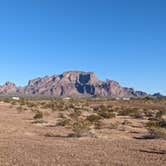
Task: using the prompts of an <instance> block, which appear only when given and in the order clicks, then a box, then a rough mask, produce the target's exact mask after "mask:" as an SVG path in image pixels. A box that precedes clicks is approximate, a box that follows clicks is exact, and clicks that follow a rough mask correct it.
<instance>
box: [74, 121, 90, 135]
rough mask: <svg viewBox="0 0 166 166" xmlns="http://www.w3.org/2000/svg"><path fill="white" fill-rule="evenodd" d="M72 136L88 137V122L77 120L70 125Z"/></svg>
mask: <svg viewBox="0 0 166 166" xmlns="http://www.w3.org/2000/svg"><path fill="white" fill-rule="evenodd" d="M72 130H73V133H74V134H73V136H75V137H82V136H88V134H89V131H90V124H89V122H88V121H86V120H84V119H81V118H79V119H78V120H76V121H75V122H74V123H73V124H72Z"/></svg>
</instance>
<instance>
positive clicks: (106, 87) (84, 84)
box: [0, 71, 147, 97]
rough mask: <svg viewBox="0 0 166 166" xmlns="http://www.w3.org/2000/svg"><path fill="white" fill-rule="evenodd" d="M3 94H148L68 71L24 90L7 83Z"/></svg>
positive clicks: (130, 95)
mask: <svg viewBox="0 0 166 166" xmlns="http://www.w3.org/2000/svg"><path fill="white" fill-rule="evenodd" d="M0 93H1V94H13V93H19V94H25V95H45V96H56V97H61V96H62V97H68V96H72V97H94V96H96V97H145V96H147V94H146V93H144V92H140V91H134V89H131V88H124V87H122V86H121V85H120V84H119V83H118V82H116V81H112V80H106V81H101V80H99V79H98V78H97V77H96V75H95V73H93V72H80V71H68V72H64V73H63V74H61V75H53V76H46V77H43V78H36V79H33V80H30V81H29V83H28V85H27V86H26V87H23V88H18V87H16V85H15V84H13V83H10V82H7V83H6V84H5V85H3V86H1V87H0Z"/></svg>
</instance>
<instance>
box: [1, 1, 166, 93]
mask: <svg viewBox="0 0 166 166" xmlns="http://www.w3.org/2000/svg"><path fill="white" fill-rule="evenodd" d="M66 70H84V71H94V72H96V74H97V76H98V77H99V78H100V79H103V80H104V79H105V78H109V79H113V80H116V81H119V82H120V83H121V84H122V85H124V86H129V87H133V88H135V89H138V90H144V91H147V92H149V93H153V92H158V91H160V92H161V93H164V94H166V1H165V0H1V1H0V84H3V83H4V82H5V81H7V80H10V81H13V82H15V83H16V84H17V85H26V84H27V81H28V80H29V79H32V78H35V77H38V76H44V75H52V74H57V73H62V72H63V71H66Z"/></svg>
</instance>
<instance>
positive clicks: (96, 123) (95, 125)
mask: <svg viewBox="0 0 166 166" xmlns="http://www.w3.org/2000/svg"><path fill="white" fill-rule="evenodd" d="M103 125H104V124H103V122H101V121H100V120H99V121H96V122H95V123H94V128H95V129H98V130H99V129H102V127H103Z"/></svg>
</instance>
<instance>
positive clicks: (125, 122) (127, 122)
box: [122, 120, 132, 125]
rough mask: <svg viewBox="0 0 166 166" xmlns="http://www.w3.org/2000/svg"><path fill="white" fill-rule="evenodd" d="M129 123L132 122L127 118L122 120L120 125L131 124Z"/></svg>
mask: <svg viewBox="0 0 166 166" xmlns="http://www.w3.org/2000/svg"><path fill="white" fill-rule="evenodd" d="M131 124H132V122H131V121H129V120H124V121H123V122H122V125H131Z"/></svg>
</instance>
